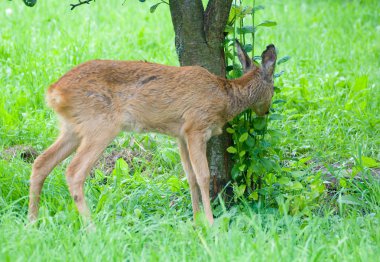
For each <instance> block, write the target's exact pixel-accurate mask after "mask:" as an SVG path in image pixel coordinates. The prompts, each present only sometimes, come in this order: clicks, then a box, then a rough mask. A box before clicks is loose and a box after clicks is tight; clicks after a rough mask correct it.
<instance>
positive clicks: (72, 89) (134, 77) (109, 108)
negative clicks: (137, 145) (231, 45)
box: [47, 60, 226, 136]
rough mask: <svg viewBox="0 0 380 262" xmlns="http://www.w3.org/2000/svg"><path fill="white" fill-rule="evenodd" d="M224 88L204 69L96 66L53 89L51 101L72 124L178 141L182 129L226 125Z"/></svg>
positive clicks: (68, 75)
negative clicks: (101, 125) (163, 135)
mask: <svg viewBox="0 0 380 262" xmlns="http://www.w3.org/2000/svg"><path fill="white" fill-rule="evenodd" d="M222 82H223V80H221V79H220V78H217V77H216V76H214V75H212V74H211V73H209V72H208V71H207V70H206V69H204V68H201V67H174V66H164V65H159V64H153V63H146V62H132V61H109V60H94V61H89V62H86V63H84V64H82V65H79V66H78V67H76V68H74V69H72V70H71V71H69V72H68V73H66V74H65V75H64V76H62V77H61V79H59V80H58V81H57V82H56V83H54V84H53V85H51V86H50V88H49V90H48V96H47V100H48V103H49V105H50V106H51V107H52V108H53V109H54V110H55V111H57V112H58V113H59V114H60V115H61V116H62V117H63V118H64V119H66V120H68V121H70V122H72V123H81V122H84V121H96V120H99V121H103V122H104V121H109V122H110V123H113V124H119V125H121V126H122V128H125V129H128V130H137V131H158V132H162V133H167V134H170V135H175V136H177V135H178V134H179V132H181V128H183V125H184V123H187V125H191V126H199V128H203V126H205V125H206V126H207V125H209V124H210V123H213V124H214V122H215V124H218V125H219V122H223V121H224V120H223V119H220V118H222V116H223V110H224V109H225V104H226V101H225V99H226V95H225V92H224V91H223V88H220V86H221V85H222V84H223V83H222ZM220 124H222V123H220Z"/></svg>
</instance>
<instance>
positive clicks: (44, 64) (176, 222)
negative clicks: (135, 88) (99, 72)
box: [0, 0, 380, 261]
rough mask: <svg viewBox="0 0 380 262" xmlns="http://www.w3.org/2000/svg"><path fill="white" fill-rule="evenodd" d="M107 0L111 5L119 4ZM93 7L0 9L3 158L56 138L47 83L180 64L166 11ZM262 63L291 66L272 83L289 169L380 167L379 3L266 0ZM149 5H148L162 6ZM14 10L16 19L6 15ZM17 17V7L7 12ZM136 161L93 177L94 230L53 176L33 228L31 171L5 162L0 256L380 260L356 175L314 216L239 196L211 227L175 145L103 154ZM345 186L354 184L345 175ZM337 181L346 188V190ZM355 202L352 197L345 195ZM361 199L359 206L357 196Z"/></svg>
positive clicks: (366, 193) (379, 193) (123, 139)
mask: <svg viewBox="0 0 380 262" xmlns="http://www.w3.org/2000/svg"><path fill="white" fill-rule="evenodd" d="M111 2H112V3H111ZM111 2H110V3H108V2H107V3H103V5H102V3H101V2H98V1H96V2H95V3H93V4H91V5H84V6H82V7H79V8H77V9H76V10H74V11H70V10H69V8H68V6H69V3H70V1H38V3H37V5H36V6H35V7H34V8H27V7H25V6H24V5H23V4H22V3H21V1H15V0H14V1H2V2H1V3H0V17H1V19H0V90H1V96H0V151H2V149H4V148H8V147H11V146H14V145H30V146H33V147H35V148H36V149H37V150H39V151H42V150H43V149H44V148H46V147H47V146H48V145H49V144H51V143H52V142H53V141H54V139H55V136H56V135H57V132H58V130H57V127H56V124H57V120H56V117H55V115H54V114H53V113H52V112H51V110H50V109H48V108H47V107H46V105H45V101H44V92H45V90H46V88H47V86H48V85H49V84H50V83H53V82H54V81H56V80H57V79H58V78H59V77H60V76H61V75H62V74H63V73H65V72H66V71H67V70H69V69H70V68H72V67H73V66H74V65H77V64H78V63H81V62H84V61H86V60H89V59H94V58H107V59H125V60H148V61H152V62H157V63H163V64H171V65H178V62H177V57H176V54H175V48H174V33H173V29H172V25H171V22H170V14H169V10H168V8H167V7H166V6H165V5H162V6H160V7H159V8H158V9H157V10H156V12H155V13H154V14H150V13H149V5H147V4H141V3H140V2H138V1H137V0H136V1H127V2H126V3H125V4H124V5H122V2H123V1H111ZM257 2H258V4H264V5H265V7H266V8H265V10H263V11H261V12H260V13H258V14H257V17H256V19H257V21H260V20H266V19H270V20H275V21H277V22H278V25H277V26H276V27H273V28H268V29H260V30H259V31H258V32H257V36H256V38H257V42H256V54H259V53H260V52H261V50H264V48H265V46H266V45H267V44H269V43H274V44H275V45H276V47H277V48H278V50H279V52H280V56H283V55H290V56H291V57H292V58H291V60H290V61H289V62H288V63H286V64H284V65H280V66H279V67H278V70H285V71H286V72H285V74H284V75H283V76H282V77H281V78H279V79H278V80H277V82H276V85H277V86H278V87H279V88H281V93H279V94H278V95H277V98H279V99H284V100H286V103H285V104H284V105H283V106H282V109H281V110H282V114H283V115H284V119H282V120H281V121H274V122H271V124H272V125H273V128H275V129H280V130H281V131H282V132H283V136H282V138H281V140H280V141H279V142H278V144H277V145H276V146H277V147H278V148H280V149H281V153H280V154H279V155H280V156H281V159H280V161H281V162H283V163H285V164H286V165H291V164H292V163H298V162H297V161H299V160H300V159H305V158H310V159H311V160H312V161H311V163H310V164H309V166H306V167H305V166H302V167H301V166H297V165H293V166H292V168H291V171H290V172H294V175H297V174H298V173H296V171H298V170H297V169H298V168H299V169H302V172H306V174H310V175H318V174H320V172H321V171H318V170H316V169H315V167H318V166H322V167H324V168H325V169H326V170H328V171H329V172H330V173H332V174H333V175H334V176H336V177H340V178H341V177H342V176H343V174H351V172H352V170H351V169H352V167H351V166H354V167H355V166H361V167H363V171H362V173H363V174H364V175H365V174H367V175H369V174H370V172H373V169H372V171H371V168H369V165H368V164H366V163H362V162H363V159H365V158H363V156H364V157H369V158H371V159H374V160H376V161H378V162H379V159H380V117H379V116H380V112H379V111H380V110H379V108H380V88H379V83H380V45H379V43H380V22H379V21H380V13H379V12H377V10H380V3H379V2H378V1H375V0H374V1H370V0H367V1H364V0H363V1H344V0H342V1H332V0H331V1H328V0H324V1H311V0H308V1H301V0H294V1H257ZM153 3H154V1H153V2H151V4H153ZM7 8H10V9H11V10H12V11H13V12H12V15H6V11H5V10H6V9H7ZM8 12H9V11H8ZM132 137H133V138H134V139H135V140H136V142H135V143H134V145H133V147H132V150H133V152H136V153H138V154H136V155H135V157H133V158H131V159H130V162H129V165H126V164H125V163H124V162H123V161H119V162H118V163H117V167H116V169H115V171H114V172H113V174H112V175H110V176H105V174H104V173H103V172H102V171H101V170H97V171H95V173H94V176H93V177H92V178H91V179H88V181H87V183H86V196H87V199H88V202H89V204H90V207H91V210H92V211H93V218H94V221H95V224H96V226H97V230H96V232H92V233H87V232H86V230H85V229H84V228H83V227H82V226H81V221H80V219H79V218H78V215H77V212H76V210H75V206H74V204H73V202H72V201H71V199H70V196H69V193H68V190H67V187H66V183H65V179H64V175H63V173H64V169H65V167H66V166H67V163H68V161H65V162H64V163H63V165H61V166H60V167H58V168H56V169H55V170H54V172H53V173H52V175H51V176H49V177H48V179H47V181H46V183H45V186H44V189H43V194H42V201H41V210H40V221H39V226H38V227H27V226H25V222H26V220H25V218H26V212H27V203H28V200H27V194H28V183H29V182H28V179H29V175H30V170H31V164H30V163H25V162H24V161H23V160H22V159H21V158H20V157H17V156H16V157H14V158H11V159H9V158H3V159H0V243H1V245H0V260H1V261H24V260H30V261H39V260H41V261H44V260H49V261H51V260H60V261H61V260H88V261H93V260H95V261H101V260H102V261H103V260H115V261H118V260H131V261H140V260H142V261H145V260H149V261H152V260H153V261H157V260H161V261H178V260H189V261H190V260H191V261H192V260H200V261H204V260H206V261H207V260H211V261H237V260H239V261H240V260H242V261H252V260H254V259H256V260H259V261H267V260H271V261H279V260H281V261H325V260H328V261H330V260H333V261H377V260H378V257H379V255H380V225H379V223H380V222H379V221H380V214H379V211H380V210H379V205H380V184H379V180H378V179H377V178H372V176H370V175H369V176H368V177H365V176H364V175H363V176H364V178H366V179H362V180H351V179H347V182H346V183H347V184H346V185H344V184H341V186H340V187H338V188H337V190H336V191H334V192H329V194H328V195H326V198H325V199H322V200H321V201H322V202H319V203H315V204H317V205H318V208H317V209H315V210H314V211H313V213H312V215H308V216H302V215H294V216H290V215H288V212H287V211H288V208H289V206H288V203H286V202H285V203H282V204H281V203H280V204H279V207H275V208H273V207H268V206H265V205H263V204H262V203H251V202H246V201H244V200H243V201H242V202H240V203H239V204H237V205H235V206H234V207H232V208H230V209H228V210H226V209H225V208H224V206H223V205H220V204H219V203H218V202H217V201H216V203H215V207H214V213H215V215H217V216H218V217H217V218H216V222H215V225H214V226H213V227H212V228H209V227H207V226H206V225H205V223H204V221H203V220H204V218H202V217H201V218H200V219H199V221H196V222H195V225H194V223H193V221H192V211H191V203H190V196H189V192H188V185H187V182H186V180H185V178H184V174H183V171H182V168H181V164H180V160H179V156H178V154H177V149H176V146H175V142H174V140H173V139H171V138H168V137H166V136H161V135H154V134H149V135H137V134H133V135H131V134H122V135H120V136H119V137H118V138H117V139H116V141H115V142H114V143H113V144H112V147H110V148H109V149H107V151H108V152H110V151H112V149H114V148H116V149H120V148H124V147H127V146H128V145H129V144H130V140H131V138H132ZM344 181H345V180H344ZM341 183H342V182H341ZM350 196H351V197H352V198H350ZM353 196H355V198H353Z"/></svg>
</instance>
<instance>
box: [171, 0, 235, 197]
mask: <svg viewBox="0 0 380 262" xmlns="http://www.w3.org/2000/svg"><path fill="white" fill-rule="evenodd" d="M231 3H232V0H209V2H208V4H207V8H206V10H204V7H203V4H202V0H170V12H171V16H172V22H173V26H174V31H175V46H176V51H177V54H178V59H179V62H180V65H181V66H187V65H199V66H202V67H204V68H206V69H207V70H209V71H210V72H212V73H214V74H216V75H218V76H221V77H225V75H226V64H225V57H224V49H223V41H224V35H223V32H224V28H225V26H226V23H227V19H228V15H229V12H230V8H231ZM230 144H231V138H230V136H229V135H228V134H227V133H226V132H225V129H224V132H223V134H222V135H220V136H216V137H213V138H211V139H210V141H209V143H208V145H207V158H208V162H209V167H210V173H211V185H210V193H211V196H212V197H214V198H215V197H216V196H217V195H218V193H219V192H220V191H221V190H223V188H224V186H225V185H226V184H227V182H228V181H229V180H230V170H231V160H230V156H229V155H228V153H227V151H226V149H227V147H228V146H229V145H230Z"/></svg>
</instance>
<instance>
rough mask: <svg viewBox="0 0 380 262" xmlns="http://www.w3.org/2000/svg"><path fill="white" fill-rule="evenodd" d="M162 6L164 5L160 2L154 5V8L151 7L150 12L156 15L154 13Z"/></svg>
mask: <svg viewBox="0 0 380 262" xmlns="http://www.w3.org/2000/svg"><path fill="white" fill-rule="evenodd" d="M160 4H162V2H159V3H157V4H155V5H152V6H151V7H150V9H149V11H150V12H151V13H154V11H156V9H157V7H158V6H159V5H160Z"/></svg>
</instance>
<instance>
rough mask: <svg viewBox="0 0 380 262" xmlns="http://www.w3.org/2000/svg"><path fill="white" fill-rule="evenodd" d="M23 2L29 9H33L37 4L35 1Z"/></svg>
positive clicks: (25, 0)
mask: <svg viewBox="0 0 380 262" xmlns="http://www.w3.org/2000/svg"><path fill="white" fill-rule="evenodd" d="M23 1H24V4H25V5H27V6H29V7H33V6H34V5H35V4H36V3H37V0H23Z"/></svg>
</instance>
